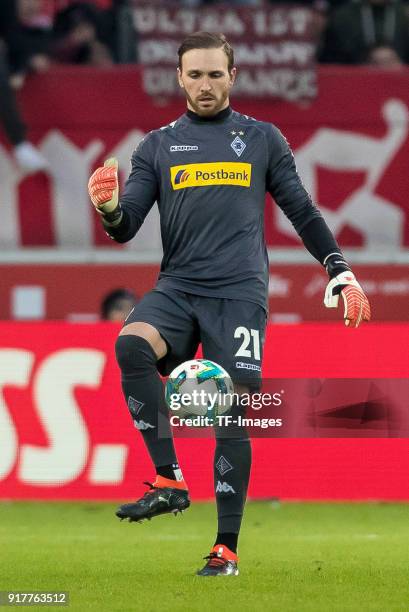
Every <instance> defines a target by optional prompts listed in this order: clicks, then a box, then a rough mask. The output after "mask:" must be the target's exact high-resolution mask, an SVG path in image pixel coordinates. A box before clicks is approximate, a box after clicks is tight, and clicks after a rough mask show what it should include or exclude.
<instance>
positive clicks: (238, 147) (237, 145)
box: [230, 136, 246, 157]
mask: <svg viewBox="0 0 409 612" xmlns="http://www.w3.org/2000/svg"><path fill="white" fill-rule="evenodd" d="M230 146H231V148H232V149H233V151H234V152H235V153H236V155H237V157H240V156H241V154H242V153H243V152H244V149H245V148H246V143H244V142H243V141H242V139H241V138H240V137H239V136H236V138H235V139H234V140H233V142H232V143H231V144H230Z"/></svg>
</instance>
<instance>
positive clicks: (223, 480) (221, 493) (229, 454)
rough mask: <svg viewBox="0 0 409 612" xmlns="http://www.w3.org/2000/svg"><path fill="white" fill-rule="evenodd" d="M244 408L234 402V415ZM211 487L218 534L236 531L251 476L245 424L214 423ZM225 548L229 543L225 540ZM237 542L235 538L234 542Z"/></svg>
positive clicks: (237, 531) (249, 448)
mask: <svg viewBox="0 0 409 612" xmlns="http://www.w3.org/2000/svg"><path fill="white" fill-rule="evenodd" d="M244 411H245V409H244V408H242V407H240V406H234V407H233V408H232V410H231V414H232V415H233V416H237V414H242V413H244ZM215 434H216V449H215V453H214V464H213V469H214V490H215V496H216V505H217V521H218V529H217V531H218V533H219V534H225V533H229V534H237V535H238V534H239V532H240V527H241V521H242V518H243V512H244V505H245V503H246V496H247V488H248V483H249V479H250V468H251V445H250V440H249V437H248V433H247V430H246V428H245V427H242V426H239V425H235V424H230V425H228V426H226V427H222V426H220V427H215ZM222 543H223V544H226V546H228V548H230V546H229V545H228V543H227V542H222ZM235 545H236V546H237V540H236V542H235Z"/></svg>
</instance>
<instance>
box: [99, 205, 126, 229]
mask: <svg viewBox="0 0 409 612" xmlns="http://www.w3.org/2000/svg"><path fill="white" fill-rule="evenodd" d="M101 216H102V221H103V223H105V224H106V225H112V226H116V225H118V224H119V220H120V218H121V217H122V208H121V207H120V205H119V204H118V206H117V207H116V208H115V209H114V210H112V211H111V212H109V213H104V212H101Z"/></svg>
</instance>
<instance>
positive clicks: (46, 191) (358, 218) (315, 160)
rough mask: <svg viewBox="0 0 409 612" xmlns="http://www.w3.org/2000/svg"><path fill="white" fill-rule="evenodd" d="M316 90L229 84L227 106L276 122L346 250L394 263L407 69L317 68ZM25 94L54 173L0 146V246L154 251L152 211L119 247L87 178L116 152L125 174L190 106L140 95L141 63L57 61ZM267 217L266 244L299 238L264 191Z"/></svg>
mask: <svg viewBox="0 0 409 612" xmlns="http://www.w3.org/2000/svg"><path fill="white" fill-rule="evenodd" d="M319 92H320V94H319V96H318V98H317V99H315V100H314V101H313V102H311V104H309V105H302V106H298V105H295V104H289V103H284V102H281V103H275V104H273V103H271V102H266V101H265V100H256V99H254V100H247V101H243V100H240V98H237V97H235V96H234V90H233V95H232V104H233V106H234V108H237V110H239V111H242V112H244V113H246V114H248V115H252V116H255V117H257V118H258V119H261V120H265V121H271V122H273V123H275V124H277V125H278V126H279V127H280V128H281V130H282V131H283V132H284V134H285V135H286V137H287V138H288V140H289V142H290V144H291V146H292V147H293V149H294V151H295V157H296V162H297V166H298V170H299V172H300V174H301V176H302V178H303V181H304V183H305V185H306V187H307V188H308V189H309V190H310V192H311V194H312V196H313V198H314V200H315V201H317V202H318V203H319V205H320V208H321V210H322V211H323V213H324V215H325V217H326V219H327V221H328V223H329V225H330V226H331V228H332V229H333V231H334V232H335V234H336V236H337V238H338V240H339V241H340V243H341V245H342V246H343V247H346V246H353V247H357V248H359V250H360V251H361V252H362V253H364V254H365V253H366V254H368V258H370V257H372V259H373V258H374V256H376V257H377V258H378V260H379V258H381V260H382V258H384V259H389V260H391V259H392V258H395V259H393V260H394V261H396V253H397V252H398V251H399V250H400V249H402V248H405V249H407V248H408V246H409V204H408V198H407V193H409V173H408V172H407V160H408V157H409V137H408V128H409V123H408V117H409V113H408V108H409V69H403V70H402V71H399V72H382V71H374V70H369V69H367V68H349V69H344V68H328V69H324V68H321V69H320V72H319ZM346 92H348V94H347V95H346ZM368 92H370V95H368ZM21 102H22V107H23V109H24V113H25V116H26V118H27V122H28V125H29V126H30V129H31V131H30V137H31V139H32V140H33V141H34V142H35V143H36V144H37V145H38V147H39V148H40V150H41V152H42V153H43V154H44V156H45V157H46V158H47V160H48V162H49V164H50V169H49V171H48V173H47V174H44V175H36V176H33V177H26V176H23V175H21V174H19V173H18V172H17V171H16V169H15V167H14V165H13V161H12V157H11V155H10V152H9V150H8V149H7V148H4V147H2V146H1V145H0V181H1V185H2V189H1V192H0V206H1V210H2V222H1V224H0V246H1V248H2V249H17V248H20V247H21V246H26V247H27V246H53V245H57V246H58V247H60V248H64V249H73V250H75V251H76V252H78V250H87V251H89V249H92V248H93V247H96V246H97V247H101V246H103V247H104V248H107V249H110V248H112V249H118V251H121V250H123V249H125V251H126V252H127V251H128V250H131V252H135V253H138V251H139V252H145V251H146V250H147V249H150V250H152V249H153V250H154V251H155V252H156V253H157V252H158V251H159V249H160V234H159V230H158V224H157V217H155V214H156V213H155V212H153V213H152V216H151V217H149V218H148V219H147V221H146V222H145V224H144V226H143V228H142V230H141V232H140V234H139V235H138V237H137V238H136V240H134V241H133V242H132V243H131V244H130V245H127V246H125V247H119V246H117V245H114V244H113V243H112V241H109V240H107V237H106V236H105V234H104V232H103V230H102V228H101V227H100V223H99V220H98V219H97V216H96V215H94V214H93V211H92V210H91V207H90V203H89V199H88V196H87V182H88V178H89V176H90V174H91V172H92V170H93V169H94V168H95V167H96V166H97V165H99V164H100V163H101V162H102V160H103V159H105V158H107V157H109V156H111V155H114V156H116V157H118V159H119V163H120V167H121V169H122V177H121V179H122V182H123V180H124V179H125V176H126V174H127V172H128V168H129V159H130V157H131V154H132V151H133V150H134V148H135V146H136V145H137V144H138V142H139V141H140V140H141V138H142V137H143V135H144V134H145V133H146V132H148V131H150V130H152V129H155V128H158V127H160V126H162V125H166V124H167V123H169V122H170V121H173V120H174V119H176V118H177V117H178V116H179V115H181V114H182V113H183V112H184V102H183V101H182V100H180V101H176V102H170V101H169V100H167V99H166V98H163V97H161V98H157V99H152V98H150V97H149V96H147V95H146V94H144V93H143V91H142V83H141V72H140V70H139V69H137V68H134V67H124V68H121V67H115V70H112V71H106V70H103V71H99V72H96V71H95V70H92V69H88V68H84V69H80V68H75V69H74V68H71V69H70V68H64V69H55V70H53V71H51V72H49V73H47V74H45V75H42V76H33V77H30V78H29V80H28V82H27V84H26V86H25V88H24V90H23V92H22V95H21ZM38 109H41V112H39V111H38ZM265 219H266V238H267V242H268V245H269V246H270V247H272V246H274V247H277V246H279V247H285V246H287V247H295V246H299V244H300V243H299V240H298V237H297V235H296V234H295V232H294V230H293V228H292V227H291V226H290V225H289V223H288V221H287V220H286V219H284V217H283V215H282V214H281V211H280V210H279V209H278V208H277V207H276V206H273V205H272V201H271V199H269V198H268V199H267V207H266V215H265ZM56 257H58V254H57V255H56Z"/></svg>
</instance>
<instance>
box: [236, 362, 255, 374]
mask: <svg viewBox="0 0 409 612" xmlns="http://www.w3.org/2000/svg"><path fill="white" fill-rule="evenodd" d="M236 368H238V369H240V370H254V371H255V372H261V367H260V366H258V365H256V364H255V363H245V362H244V361H236Z"/></svg>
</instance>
